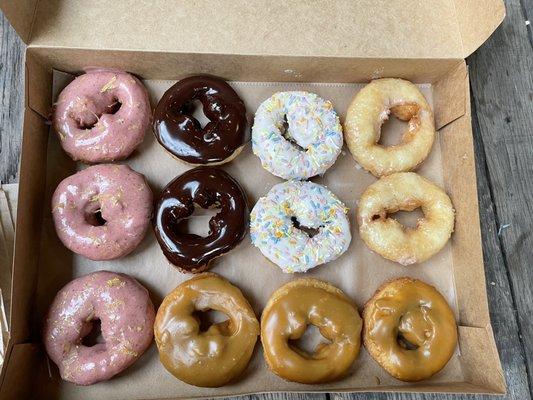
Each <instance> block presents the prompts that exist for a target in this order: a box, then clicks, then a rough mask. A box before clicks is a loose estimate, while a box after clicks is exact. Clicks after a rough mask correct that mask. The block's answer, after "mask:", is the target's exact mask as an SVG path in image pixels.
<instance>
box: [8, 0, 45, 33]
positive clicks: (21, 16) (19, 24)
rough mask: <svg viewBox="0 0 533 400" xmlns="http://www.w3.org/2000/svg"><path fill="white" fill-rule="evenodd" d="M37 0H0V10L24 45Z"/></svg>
mask: <svg viewBox="0 0 533 400" xmlns="http://www.w3.org/2000/svg"><path fill="white" fill-rule="evenodd" d="M38 1H39V0H17V1H13V0H0V8H1V9H2V11H3V12H4V14H5V15H6V17H7V19H8V20H9V22H10V23H11V25H13V28H15V30H16V31H17V33H18V34H19V36H20V37H21V39H22V40H23V41H24V43H26V44H28V43H29V41H30V37H31V28H32V24H33V16H34V15H35V8H36V6H37V3H38Z"/></svg>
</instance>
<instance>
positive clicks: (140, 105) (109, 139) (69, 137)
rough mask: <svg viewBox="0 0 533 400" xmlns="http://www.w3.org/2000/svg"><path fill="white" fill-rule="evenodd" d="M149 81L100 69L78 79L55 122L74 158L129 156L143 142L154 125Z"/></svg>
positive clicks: (58, 104) (91, 160)
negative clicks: (147, 85)
mask: <svg viewBox="0 0 533 400" xmlns="http://www.w3.org/2000/svg"><path fill="white" fill-rule="evenodd" d="M150 116H151V108H150V100H149V98H148V92H147V91H146V88H145V87H144V86H143V84H142V83H141V82H140V81H139V80H138V79H137V78H135V77H134V76H132V75H130V74H128V73H126V72H121V71H108V70H95V71H92V72H88V73H86V74H84V75H81V76H78V77H77V78H76V79H74V80H73V81H72V82H71V83H70V84H69V85H68V86H67V87H66V88H65V89H63V91H62V92H61V93H60V94H59V97H58V99H57V102H56V103H55V105H54V110H53V116H52V119H53V125H54V129H55V131H56V132H57V134H58V136H59V139H60V142H61V146H62V147H63V149H64V150H65V151H66V152H67V153H68V154H69V155H70V157H72V158H73V159H74V160H80V161H84V162H88V163H98V162H107V161H113V160H123V159H125V158H127V157H128V156H129V155H130V154H131V153H132V152H133V150H134V149H135V148H136V147H137V146H138V145H139V144H140V143H141V142H142V141H143V138H144V134H145V132H146V130H147V129H148V127H149V125H150Z"/></svg>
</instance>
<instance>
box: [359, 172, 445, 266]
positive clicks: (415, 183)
mask: <svg viewBox="0 0 533 400" xmlns="http://www.w3.org/2000/svg"><path fill="white" fill-rule="evenodd" d="M418 207H420V208H421V209H422V212H423V213H424V218H422V219H419V220H418V223H417V226H416V227H415V228H407V227H405V226H403V225H402V224H400V223H399V222H398V221H396V220H395V219H393V218H389V217H387V215H388V214H391V213H394V212H396V211H400V210H403V211H413V210H414V209H416V208H418ZM357 222H358V223H359V234H360V236H361V239H363V241H364V242H365V243H366V245H367V246H368V247H370V249H372V250H373V251H375V252H376V253H378V254H380V255H382V256H383V257H385V258H387V259H389V260H392V261H396V262H398V263H400V264H402V265H410V264H415V263H421V262H423V261H426V260H427V259H429V258H430V257H431V256H433V255H434V254H436V253H437V252H438V251H439V250H441V249H442V248H443V247H444V245H445V244H446V242H447V241H448V239H450V236H451V234H452V232H453V226H454V209H453V206H452V202H451V200H450V198H449V197H448V195H447V194H446V193H445V192H444V191H443V190H442V189H441V188H439V187H438V186H436V185H435V184H433V183H431V182H430V181H428V180H427V179H425V178H423V177H422V176H420V175H418V174H416V173H414V172H399V173H396V174H392V175H389V176H386V177H383V178H381V179H380V180H378V181H377V182H375V183H373V184H372V185H370V186H369V187H368V188H367V189H366V190H365V191H364V193H363V194H362V195H361V198H360V199H359V203H358V208H357Z"/></svg>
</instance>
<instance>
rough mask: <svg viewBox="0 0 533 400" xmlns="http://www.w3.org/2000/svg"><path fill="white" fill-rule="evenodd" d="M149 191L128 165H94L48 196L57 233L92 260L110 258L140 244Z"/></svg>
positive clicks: (149, 204) (147, 220) (148, 208)
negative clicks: (50, 200) (50, 197)
mask: <svg viewBox="0 0 533 400" xmlns="http://www.w3.org/2000/svg"><path fill="white" fill-rule="evenodd" d="M152 208H153V206H152V191H151V190H150V187H149V186H148V184H147V183H146V180H145V178H144V176H143V175H141V174H139V173H137V172H135V171H133V170H132V169H130V167H128V166H127V165H117V164H102V165H94V166H92V167H89V168H86V169H84V170H82V171H79V172H77V173H76V174H74V175H71V176H69V177H67V178H66V179H64V180H63V181H62V182H61V183H60V184H59V185H58V187H57V189H56V190H55V192H54V195H53V196H52V215H53V219H54V225H55V229H56V232H57V236H58V237H59V239H60V240H61V241H62V242H63V244H64V245H65V246H66V247H67V248H69V249H70V250H71V251H73V252H75V253H78V254H81V255H82V256H84V257H87V258H89V259H91V260H112V259H115V258H120V257H123V256H125V255H127V254H129V253H131V252H132V251H133V250H134V249H135V248H136V247H137V246H138V245H139V243H141V241H142V239H143V238H144V235H145V233H146V230H147V228H148V226H149V225H150V220H151V218H152Z"/></svg>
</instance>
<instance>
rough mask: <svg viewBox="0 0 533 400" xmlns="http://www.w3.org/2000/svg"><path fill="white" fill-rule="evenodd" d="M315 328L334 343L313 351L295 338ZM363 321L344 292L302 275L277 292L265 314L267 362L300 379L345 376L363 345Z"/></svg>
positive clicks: (282, 374)
mask: <svg viewBox="0 0 533 400" xmlns="http://www.w3.org/2000/svg"><path fill="white" fill-rule="evenodd" d="M308 325H314V326H316V327H317V328H318V329H319V331H320V333H321V334H322V336H323V337H324V338H326V339H328V340H329V341H330V343H321V344H319V345H318V346H317V347H316V348H315V351H314V352H313V353H308V352H307V351H304V350H302V349H300V348H298V347H296V346H293V345H292V344H291V343H290V342H291V341H293V340H297V339H299V338H300V337H302V335H303V334H304V333H305V331H306V329H307V326H308ZM361 326H362V320H361V317H360V316H359V313H358V311H357V308H356V306H355V305H354V304H353V303H352V301H351V300H350V299H349V298H348V297H347V296H346V295H345V294H344V293H343V292H342V291H341V290H340V289H337V288H336V287H334V286H332V285H331V284H329V283H327V282H324V281H319V280H317V279H298V280H295V281H292V282H289V283H287V284H285V285H283V286H282V287H280V288H279V289H278V290H276V291H275V292H274V293H273V294H272V296H271V297H270V299H269V300H268V303H267V305H266V307H265V309H264V311H263V314H262V316H261V342H262V344H263V349H264V355H265V360H266V361H267V363H268V365H269V367H270V369H271V370H272V371H273V372H274V373H275V374H276V375H279V376H280V377H282V378H284V379H286V380H289V381H293V382H300V383H308V384H312V383H325V382H331V381H334V380H336V379H339V378H341V377H343V376H345V375H346V374H347V373H348V369H349V368H350V366H351V365H352V364H353V362H354V360H355V359H356V357H357V355H358V354H359V348H360V346H361Z"/></svg>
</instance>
